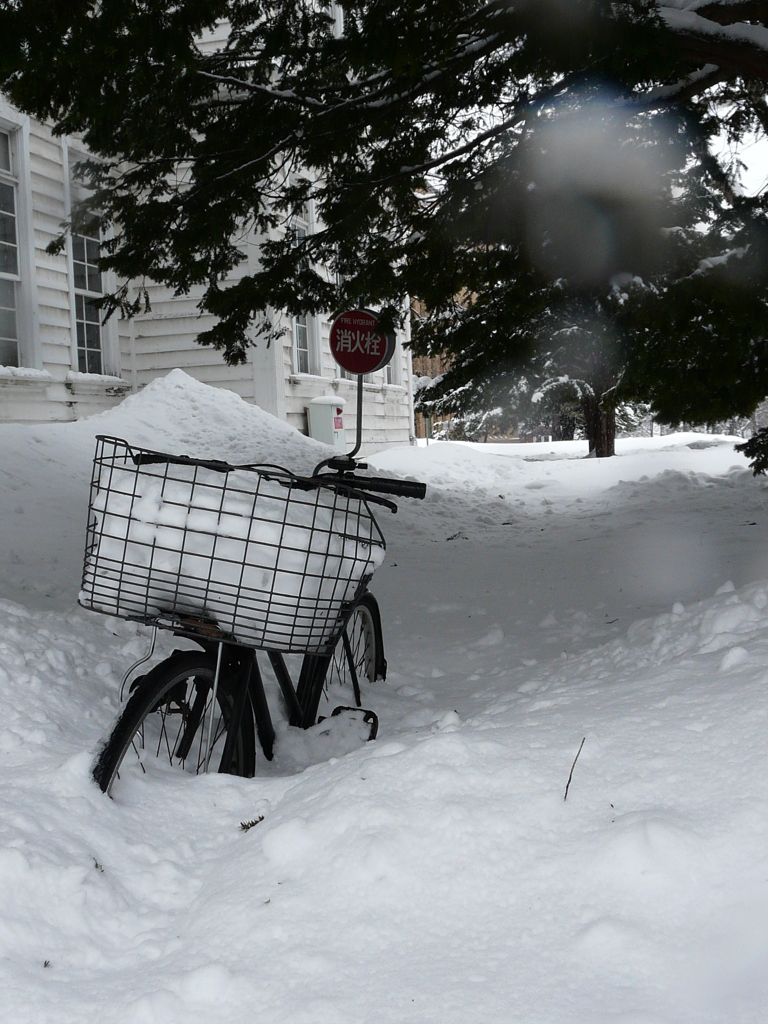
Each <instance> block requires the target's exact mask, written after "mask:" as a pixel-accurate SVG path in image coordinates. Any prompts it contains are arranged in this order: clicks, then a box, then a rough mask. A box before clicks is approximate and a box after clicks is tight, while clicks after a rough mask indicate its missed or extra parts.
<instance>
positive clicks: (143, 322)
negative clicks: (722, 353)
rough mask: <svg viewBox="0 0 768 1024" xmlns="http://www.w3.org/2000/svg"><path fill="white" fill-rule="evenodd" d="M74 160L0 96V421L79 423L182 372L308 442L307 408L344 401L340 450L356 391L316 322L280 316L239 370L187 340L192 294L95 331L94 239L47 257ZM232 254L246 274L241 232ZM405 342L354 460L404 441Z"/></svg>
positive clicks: (156, 302)
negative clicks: (268, 339) (238, 255)
mask: <svg viewBox="0 0 768 1024" xmlns="http://www.w3.org/2000/svg"><path fill="white" fill-rule="evenodd" d="M83 155H84V154H83V152H82V150H80V149H78V147H77V144H76V143H73V142H72V141H70V140H67V139H61V138H57V137H55V136H54V135H53V134H52V132H51V131H50V130H49V129H48V128H47V127H46V126H45V125H42V124H39V123H38V122H36V121H34V120H33V119H30V118H28V117H26V116H25V115H23V114H20V113H19V112H18V111H16V110H15V109H14V108H12V107H11V106H9V105H8V104H7V103H6V102H5V101H3V100H2V98H0V421H20V420H25V421H36V422H42V421H54V420H57V421H66V420H73V419H78V418H80V417H82V416H86V415H90V414H92V413H94V412H99V411H102V410H104V409H106V408H109V407H110V406H111V405H114V404H115V403H116V402H119V401H120V400H121V399H122V398H123V397H124V396H125V395H126V394H127V393H129V392H130V391H136V390H138V389H140V388H142V387H143V386H144V385H146V384H147V383H149V381H151V380H153V379H154V378H155V377H158V376H163V375H164V374H166V373H167V372H168V371H169V370H171V369H174V368H175V367H180V368H182V369H183V370H185V371H186V372H187V373H189V374H191V375H192V376H194V377H196V378H197V379H198V380H201V381H203V382H204V383H206V384H211V385H213V386H216V387H224V388H229V389H230V390H232V391H236V392H237V393H238V394H239V395H241V396H242V398H244V399H245V400H246V401H249V402H254V403H255V404H257V405H259V406H261V407H262V408H263V409H266V410H267V411H268V412H271V413H273V414H274V415H275V416H278V417H279V418H280V419H284V420H287V421H288V422H290V423H292V424H293V425H294V426H296V427H297V428H298V429H299V430H302V431H305V432H306V430H307V414H306V408H307V405H308V404H309V402H310V401H311V400H312V399H313V398H316V397H319V396H329V397H331V396H333V397H337V398H343V399H344V400H345V402H346V405H345V424H344V425H345V428H346V436H347V440H348V442H349V444H350V445H351V444H352V443H353V440H354V426H355V424H354V404H355V394H356V382H355V381H353V380H350V379H349V378H348V377H346V376H345V375H344V373H343V372H342V371H341V370H339V368H338V367H337V366H336V364H335V363H334V361H333V359H332V357H331V353H330V348H329V344H328V335H329V330H330V323H329V322H328V320H327V319H326V318H324V317H300V318H295V319H294V318H287V317H283V318H282V320H281V323H282V326H284V327H285V329H286V330H285V334H284V336H283V338H282V339H281V340H280V342H278V343H273V344H272V345H271V346H269V347H267V345H266V344H265V343H264V342H262V341H260V342H259V343H258V344H257V346H256V347H254V348H252V349H251V350H250V352H249V356H248V361H247V363H246V364H244V365H242V366H227V365H226V363H225V362H224V360H223V359H222V356H221V354H220V353H219V352H217V351H215V350H214V349H210V348H207V347H204V346H201V345H198V344H197V343H196V341H195V338H196V337H197V335H198V334H199V333H200V332H202V331H204V330H206V329H207V328H208V327H209V326H210V325H211V323H212V321H211V318H209V317H207V316H206V317H202V318H201V317H200V315H199V313H198V310H197V298H198V297H199V296H195V295H194V294H191V295H189V296H183V297H178V298H177V297H174V296H173V295H172V294H171V292H170V291H169V290H168V289H167V288H165V287H162V286H153V285H149V288H148V291H149V296H150V303H151V312H150V313H147V314H144V315H141V316H137V317H135V318H134V319H132V320H118V319H117V318H116V317H113V318H112V319H111V320H110V321H109V322H108V323H107V324H106V325H101V324H100V322H99V315H98V312H97V310H95V309H94V308H93V306H92V303H91V301H90V300H92V299H93V298H95V297H97V296H98V295H100V294H101V293H102V291H104V290H109V289H111V288H112V287H113V286H114V284H115V282H114V281H110V280H102V278H101V275H100V274H99V272H98V270H97V268H96V266H95V260H96V259H97V257H98V251H99V240H98V239H96V238H85V237H84V236H82V235H80V236H75V237H74V238H68V239H67V244H66V246H65V248H64V250H63V251H62V252H61V253H58V254H51V253H48V252H47V251H46V247H47V246H48V244H49V243H50V242H52V241H53V240H54V239H55V238H57V237H58V236H59V235H60V233H61V229H62V224H63V223H65V222H66V221H67V220H68V218H69V215H70V211H71V207H72V203H73V200H74V199H76V198H77V193H76V190H77V185H76V183H75V182H74V181H73V176H72V168H73V166H74V164H75V163H76V162H77V160H78V159H80V158H81V157H82V156H83ZM313 228H314V223H313V211H312V210H311V209H309V210H307V211H306V217H305V219H304V220H300V221H298V222H296V223H294V224H293V225H291V229H292V230H294V231H296V232H298V233H301V232H310V231H312V230H313ZM241 244H242V246H243V251H244V253H245V256H246V259H245V261H244V262H243V263H242V264H241V267H240V268H239V272H240V273H248V272H249V271H251V270H253V269H255V267H256V265H257V260H258V253H259V238H258V237H256V236H254V235H249V236H247V237H246V238H244V239H243V241H242V243H241ZM237 273H238V271H235V274H234V275H233V277H236V275H237ZM406 340H407V338H406V336H405V334H403V335H402V336H400V337H399V338H398V344H397V349H396V353H395V357H394V359H393V360H392V363H391V364H390V365H389V366H388V367H386V368H385V369H384V370H381V371H379V372H377V373H375V374H373V375H371V376H370V378H366V383H365V385H364V388H365V391H364V418H363V422H364V432H363V442H364V449H363V450H364V451H365V450H368V451H372V450H374V449H375V448H377V447H383V446H386V445H389V444H393V443H408V441H409V439H410V438H412V437H413V434H414V428H413V392H412V382H411V360H410V353H409V352H408V351H406V350H405V349H404V347H403V343H404V342H405V341H406Z"/></svg>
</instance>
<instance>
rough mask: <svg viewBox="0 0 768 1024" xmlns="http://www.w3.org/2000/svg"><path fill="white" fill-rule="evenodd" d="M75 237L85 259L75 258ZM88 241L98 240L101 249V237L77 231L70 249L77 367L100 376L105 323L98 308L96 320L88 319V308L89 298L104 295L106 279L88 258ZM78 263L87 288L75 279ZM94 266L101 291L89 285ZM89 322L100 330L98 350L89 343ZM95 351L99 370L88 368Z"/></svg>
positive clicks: (79, 370)
mask: <svg viewBox="0 0 768 1024" xmlns="http://www.w3.org/2000/svg"><path fill="white" fill-rule="evenodd" d="M100 234H101V233H99V236H100ZM75 239H81V240H82V245H83V256H84V259H82V260H80V259H76V258H75ZM88 242H96V244H97V245H98V246H99V250H101V237H96V236H94V235H85V234H83V233H82V232H77V233H75V234H74V235H72V236H71V249H70V251H71V253H72V279H73V283H74V297H75V316H74V320H75V343H76V348H77V363H76V367H77V371H78V372H79V373H97V374H98V375H99V376H104V375H105V370H104V364H105V351H104V349H105V344H104V342H105V337H104V327H103V325H102V323H101V311H100V310H98V309H97V310H95V311H92V312H93V315H95V317H96V319H95V320H93V319H91V320H89V319H88V312H89V310H88V300H89V299H97V298H98V299H100V298H101V297H102V296H103V295H104V280H103V276H102V273H101V271H100V270H99V269H98V265H97V264H96V263H91V262H90V261H89V258H88ZM97 259H98V257H97ZM76 264H79V265H81V266H83V267H84V268H85V283H86V287H85V288H82V287H78V284H77V280H76V279H75V265H76ZM92 267H95V268H96V273H97V274H98V278H99V285H100V290H99V291H95V290H94V289H92V288H90V287H88V286H89V285H90V283H91V282H90V273H89V269H90V268H92ZM81 308H82V313H83V315H82V319H81V317H80V310H81ZM81 324H82V328H83V341H84V344H83V345H81V344H80V331H79V327H80V325H81ZM89 324H90V325H91V326H96V327H97V328H98V332H99V347H98V350H96V349H93V348H91V347H89V345H88V325H89ZM94 351H98V353H99V364H100V365H99V369H98V371H97V370H90V369H88V357H89V353H90V352H94ZM81 352H82V353H83V354H84V363H85V369H83V368H82V367H81V364H80V353H81Z"/></svg>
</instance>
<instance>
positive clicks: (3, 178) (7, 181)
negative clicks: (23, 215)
mask: <svg viewBox="0 0 768 1024" xmlns="http://www.w3.org/2000/svg"><path fill="white" fill-rule="evenodd" d="M0 135H3V136H5V137H6V138H7V139H8V168H7V169H6V168H4V167H0V185H5V186H6V187H7V188H9V189H10V190H11V193H12V195H13V214H12V216H13V236H14V237H13V242H12V243H5V242H3V245H5V244H9V245H10V246H12V247H13V248H14V249H15V250H16V270H15V272H14V271H11V270H2V269H0V280H1V281H4V282H6V281H7V282H8V283H9V284H10V285H11V288H12V290H13V305H12V307H11V306H5V305H3V306H2V309H3V310H10V309H13V319H14V323H15V337H14V338H10V337H8V338H6V337H3V338H2V339H0V341H2V342H6V341H9V342H15V344H16V362H15V363H3V362H1V361H0V365H3V366H21V365H22V360H21V339H20V338H19V314H18V309H19V292H20V285H21V273H20V271H21V246H20V245H19V179H18V174H17V168H16V166H15V164H16V162H17V161H16V159H15V153H14V149H15V146H14V139H13V133H12V132H11V131H10V130H9V129H8V128H5V127H4V126H2V125H0ZM5 212H6V211H3V213H4V214H5Z"/></svg>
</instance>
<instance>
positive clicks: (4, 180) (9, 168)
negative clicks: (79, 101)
mask: <svg viewBox="0 0 768 1024" xmlns="http://www.w3.org/2000/svg"><path fill="white" fill-rule="evenodd" d="M18 282H19V240H18V233H17V225H16V179H15V177H14V175H13V162H12V154H11V137H10V135H9V134H8V132H3V131H0V365H2V366H18V365H19V335H18V330H17V321H16V302H17V293H18Z"/></svg>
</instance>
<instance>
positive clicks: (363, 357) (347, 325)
mask: <svg viewBox="0 0 768 1024" xmlns="http://www.w3.org/2000/svg"><path fill="white" fill-rule="evenodd" d="M388 341H389V339H388V338H387V337H385V336H384V334H382V333H381V331H380V330H379V321H378V319H377V318H376V317H375V316H374V314H373V313H370V312H369V311H368V310H367V309H352V310H350V311H349V312H347V313H341V314H340V315H339V316H337V317H336V319H335V320H334V321H333V326H332V327H331V337H330V342H331V355H332V356H333V358H334V359H335V360H336V362H337V363H338V364H339V366H341V367H342V369H344V370H346V371H347V372H348V373H373V372H374V370H380V369H381V367H382V366H385V365H386V364H387V363H388V362H389V360H390V359H391V358H392V355H393V353H394V346H393V345H391V344H388V343H387V342H388Z"/></svg>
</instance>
